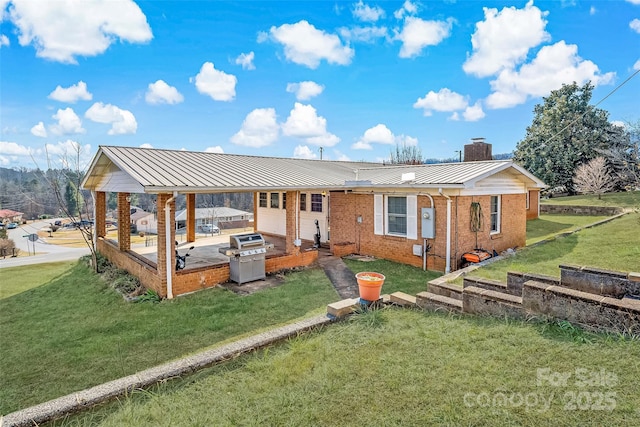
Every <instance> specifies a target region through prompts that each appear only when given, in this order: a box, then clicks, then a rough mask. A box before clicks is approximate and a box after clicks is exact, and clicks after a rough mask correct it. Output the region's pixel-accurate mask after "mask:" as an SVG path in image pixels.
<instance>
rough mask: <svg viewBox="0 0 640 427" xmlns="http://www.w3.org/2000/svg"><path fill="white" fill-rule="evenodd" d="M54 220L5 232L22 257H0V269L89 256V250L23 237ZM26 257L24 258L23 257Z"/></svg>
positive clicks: (21, 225)
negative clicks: (32, 240)
mask: <svg viewBox="0 0 640 427" xmlns="http://www.w3.org/2000/svg"><path fill="white" fill-rule="evenodd" d="M53 221H55V219H51V220H46V221H33V222H30V223H28V224H20V226H19V227H18V228H15V229H13V230H7V235H8V236H9V238H10V239H12V240H13V241H14V242H15V244H16V247H17V248H18V249H20V252H21V254H22V255H23V256H20V257H16V258H11V257H6V258H4V259H3V258H1V257H0V268H3V267H17V266H20V265H31V264H42V263H45V262H58V261H69V260H76V259H78V258H80V257H81V256H83V255H87V254H89V253H90V252H89V248H88V247H86V248H67V247H64V246H58V245H52V244H48V243H46V242H44V241H42V239H38V240H37V241H35V242H30V241H29V239H28V238H27V237H25V236H28V235H30V234H34V233H37V232H38V230H40V229H42V228H46V227H48V226H49V224H50V223H52V222H53ZM34 247H35V253H36V255H33V249H34ZM28 254H31V255H28ZM24 255H26V256H24Z"/></svg>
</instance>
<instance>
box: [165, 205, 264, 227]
mask: <svg viewBox="0 0 640 427" xmlns="http://www.w3.org/2000/svg"><path fill="white" fill-rule="evenodd" d="M195 220H196V231H198V232H200V231H202V230H203V229H202V226H203V225H205V224H212V225H215V226H217V227H218V228H220V229H221V230H226V229H230V228H245V227H248V226H249V225H250V224H253V212H251V213H249V212H245V211H241V210H239V209H233V208H227V207H224V206H219V207H213V208H196V210H195ZM186 226H187V210H186V209H183V210H181V211H178V212H176V227H177V228H178V229H180V228H185V227H186Z"/></svg>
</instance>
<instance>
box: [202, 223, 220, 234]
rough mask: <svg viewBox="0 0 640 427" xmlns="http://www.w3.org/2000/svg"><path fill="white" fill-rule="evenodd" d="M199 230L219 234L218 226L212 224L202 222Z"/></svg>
mask: <svg viewBox="0 0 640 427" xmlns="http://www.w3.org/2000/svg"><path fill="white" fill-rule="evenodd" d="M201 230H202V232H203V233H211V234H220V229H219V228H218V226H217V225H213V224H203V225H202V227H201Z"/></svg>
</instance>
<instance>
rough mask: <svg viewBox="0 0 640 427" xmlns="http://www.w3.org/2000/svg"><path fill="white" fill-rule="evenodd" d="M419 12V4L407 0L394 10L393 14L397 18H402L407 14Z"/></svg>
mask: <svg viewBox="0 0 640 427" xmlns="http://www.w3.org/2000/svg"><path fill="white" fill-rule="evenodd" d="M417 12H418V6H417V5H416V4H415V3H412V2H411V1H410V0H405V2H404V3H403V4H402V7H401V8H400V9H398V10H396V11H395V12H393V16H395V18H396V19H402V18H403V17H404V16H405V15H415V14H416V13H417Z"/></svg>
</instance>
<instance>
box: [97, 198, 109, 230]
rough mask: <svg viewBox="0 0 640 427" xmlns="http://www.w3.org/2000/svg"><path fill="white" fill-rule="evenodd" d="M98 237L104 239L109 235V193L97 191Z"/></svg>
mask: <svg viewBox="0 0 640 427" xmlns="http://www.w3.org/2000/svg"><path fill="white" fill-rule="evenodd" d="M95 198H96V201H95V203H96V215H95V219H96V235H97V236H98V237H104V236H106V235H107V193H105V192H104V191H96V193H95Z"/></svg>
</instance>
